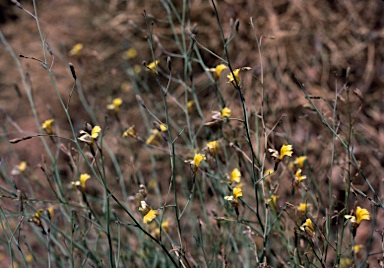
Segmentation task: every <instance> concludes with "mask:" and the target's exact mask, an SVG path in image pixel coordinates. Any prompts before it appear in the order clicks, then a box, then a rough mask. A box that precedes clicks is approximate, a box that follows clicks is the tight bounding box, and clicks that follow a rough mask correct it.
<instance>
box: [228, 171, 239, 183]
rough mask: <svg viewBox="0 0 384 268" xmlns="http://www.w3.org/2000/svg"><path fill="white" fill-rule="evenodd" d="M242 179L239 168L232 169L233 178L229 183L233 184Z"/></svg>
mask: <svg viewBox="0 0 384 268" xmlns="http://www.w3.org/2000/svg"><path fill="white" fill-rule="evenodd" d="M240 180H241V172H240V170H238V169H237V168H235V169H234V170H232V172H231V179H230V181H229V184H232V183H233V182H236V183H240Z"/></svg>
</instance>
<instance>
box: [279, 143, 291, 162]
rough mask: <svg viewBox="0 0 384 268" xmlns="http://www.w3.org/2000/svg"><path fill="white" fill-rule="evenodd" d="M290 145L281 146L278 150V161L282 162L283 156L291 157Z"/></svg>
mask: <svg viewBox="0 0 384 268" xmlns="http://www.w3.org/2000/svg"><path fill="white" fill-rule="evenodd" d="M292 149H293V148H292V145H290V144H288V145H286V144H284V145H283V146H281V148H280V155H279V158H280V160H282V159H283V158H284V156H289V157H291V156H292V153H293V152H292Z"/></svg>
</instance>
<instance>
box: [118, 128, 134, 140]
mask: <svg viewBox="0 0 384 268" xmlns="http://www.w3.org/2000/svg"><path fill="white" fill-rule="evenodd" d="M122 136H123V138H124V137H128V136H129V137H132V138H134V139H137V135H136V130H135V126H130V127H129V128H128V129H127V130H126V131H124V133H123V135H122Z"/></svg>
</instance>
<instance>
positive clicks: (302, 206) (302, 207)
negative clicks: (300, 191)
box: [297, 203, 312, 212]
mask: <svg viewBox="0 0 384 268" xmlns="http://www.w3.org/2000/svg"><path fill="white" fill-rule="evenodd" d="M310 206H312V205H311V204H309V203H300V204H299V205H298V206H297V210H298V211H300V212H307V210H308V207H310Z"/></svg>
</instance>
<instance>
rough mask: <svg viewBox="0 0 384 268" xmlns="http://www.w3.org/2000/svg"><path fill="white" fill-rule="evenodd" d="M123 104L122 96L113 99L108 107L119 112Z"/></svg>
mask: <svg viewBox="0 0 384 268" xmlns="http://www.w3.org/2000/svg"><path fill="white" fill-rule="evenodd" d="M122 104H123V100H122V99H121V98H116V99H113V101H112V103H111V104H108V105H107V109H108V110H110V111H114V112H115V113H118V112H119V110H120V106H121V105H122Z"/></svg>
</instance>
